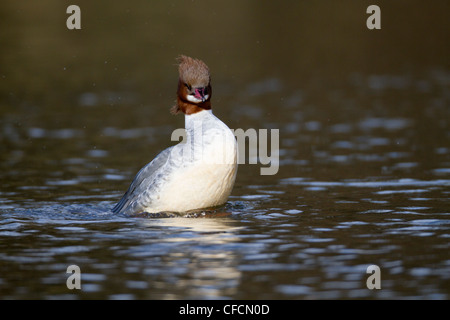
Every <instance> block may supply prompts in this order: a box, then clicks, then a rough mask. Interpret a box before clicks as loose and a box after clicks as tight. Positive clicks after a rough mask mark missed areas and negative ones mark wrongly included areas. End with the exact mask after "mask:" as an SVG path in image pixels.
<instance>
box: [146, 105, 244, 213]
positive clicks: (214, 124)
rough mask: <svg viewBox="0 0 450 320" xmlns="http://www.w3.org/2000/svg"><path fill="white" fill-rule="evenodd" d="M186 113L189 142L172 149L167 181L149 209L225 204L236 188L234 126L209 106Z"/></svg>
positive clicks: (177, 210) (153, 195) (150, 203)
mask: <svg viewBox="0 0 450 320" xmlns="http://www.w3.org/2000/svg"><path fill="white" fill-rule="evenodd" d="M185 117H186V135H187V136H186V141H185V142H186V143H180V144H178V145H176V146H175V147H173V148H172V149H171V151H170V155H169V157H168V160H167V163H166V165H165V168H163V169H162V172H161V173H162V174H163V175H164V174H165V173H167V175H169V176H165V179H164V180H165V183H164V184H163V185H161V187H160V188H158V189H159V190H155V191H156V194H152V195H151V198H152V199H151V201H150V202H149V203H148V205H144V206H143V207H144V208H145V211H146V212H150V213H151V212H162V211H175V212H184V211H189V210H193V209H200V208H207V207H213V206H217V205H221V204H224V203H225V202H226V201H227V199H228V197H229V195H230V193H231V190H232V188H233V185H234V181H235V178H236V172H237V143H236V139H235V137H234V135H233V133H232V132H231V130H230V129H229V128H228V127H227V126H226V125H225V124H224V123H223V122H222V121H220V120H219V119H218V118H216V117H215V116H214V115H213V114H212V112H211V111H210V110H205V111H201V112H198V113H196V114H193V115H187V116H185Z"/></svg>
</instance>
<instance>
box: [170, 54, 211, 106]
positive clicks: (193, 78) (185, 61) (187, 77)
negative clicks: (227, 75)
mask: <svg viewBox="0 0 450 320" xmlns="http://www.w3.org/2000/svg"><path fill="white" fill-rule="evenodd" d="M178 61H179V65H178V71H179V74H180V77H179V80H178V92H177V104H176V105H175V106H174V107H173V108H172V113H174V114H177V113H178V112H180V111H181V112H183V113H185V114H192V113H196V112H199V111H202V110H209V109H211V101H210V99H211V93H212V90H211V76H210V74H209V68H208V66H207V65H206V64H205V63H204V62H203V61H201V60H198V59H193V58H190V57H187V56H183V55H182V56H180V57H179V58H178Z"/></svg>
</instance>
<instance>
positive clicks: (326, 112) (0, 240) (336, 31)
mask: <svg viewBox="0 0 450 320" xmlns="http://www.w3.org/2000/svg"><path fill="white" fill-rule="evenodd" d="M408 3H409V4H411V5H409V6H400V5H396V4H392V3H384V2H382V3H380V7H381V9H382V17H383V20H382V30H379V31H373V32H372V31H368V30H367V28H366V27H365V19H366V17H367V15H366V13H365V9H366V7H367V6H368V5H369V4H371V3H367V4H366V3H364V1H362V2H359V1H358V2H356V1H344V2H342V4H341V5H339V6H338V5H336V4H335V3H334V2H333V1H317V2H314V3H311V4H309V3H298V4H291V3H288V2H285V3H284V2H283V3H281V4H279V3H277V4H276V5H275V4H270V3H266V2H260V1H248V2H245V3H243V2H240V1H231V2H227V4H226V5H225V3H223V4H214V5H211V4H210V3H209V2H208V5H207V6H206V7H205V2H202V1H196V2H193V3H185V4H179V3H169V2H167V3H166V2H164V4H153V5H152V6H149V5H148V3H147V2H146V1H131V2H127V4H120V5H111V4H109V3H106V2H105V1H96V2H95V3H89V4H88V3H82V4H80V7H81V10H82V30H79V31H69V30H67V29H66V28H65V19H66V17H67V15H66V14H65V9H66V5H65V4H63V3H61V2H59V1H58V2H56V1H41V2H40V3H39V4H37V3H33V4H31V2H30V3H28V2H27V1H24V2H20V3H19V2H17V1H3V2H2V4H0V15H1V16H2V19H0V24H2V26H1V27H0V30H1V31H0V43H1V46H2V50H1V51H0V151H1V152H0V180H1V185H0V297H1V298H2V299H196V298H199V299H211V298H217V299H349V298H361V299H385V298H388V299H412V298H416V299H448V298H449V297H450V255H449V247H450V241H449V240H450V219H449V215H450V201H449V197H450V124H449V119H450V107H449V106H450V104H449V98H450V90H449V85H450V71H449V70H450V69H449V61H448V56H449V47H448V31H449V25H448V22H447V19H448V17H447V12H448V9H449V8H448V4H447V2H444V1H435V2H433V4H427V6H426V7H425V6H424V5H423V4H421V2H419V1H412V2H411V1H410V2H408ZM67 5H69V4H67ZM417 7H419V8H421V10H419V11H418V10H417ZM205 8H209V11H208V14H206V11H205ZM200 9H201V10H202V11H201V12H205V15H204V16H203V17H204V19H203V20H202V21H199V20H198V14H197V13H198V12H199V10H200ZM274 16H276V17H279V18H277V22H276V23H275V21H274V20H273V19H272V18H273V17H274ZM3 18H4V19H3ZM269 18H270V19H269ZM267 21H271V23H267ZM198 30H202V31H201V32H200V31H198ZM377 32H378V33H377ZM180 53H184V54H188V55H193V56H196V57H199V58H202V59H204V60H205V61H206V62H207V63H208V65H209V66H210V68H211V71H212V79H213V87H214V94H213V108H214V112H215V114H216V115H217V116H218V117H220V118H221V119H222V120H223V121H224V122H225V123H227V124H228V125H229V126H230V127H231V128H234V129H237V128H242V129H244V130H246V129H248V128H254V129H256V130H258V129H279V132H280V159H279V171H278V172H277V174H275V175H267V176H262V175H260V168H261V167H264V165H262V164H260V163H258V164H244V165H241V166H240V167H239V171H238V176H237V180H236V185H235V188H234V190H233V192H232V195H231V197H230V199H229V201H228V203H227V204H226V205H225V206H223V207H221V208H216V209H215V210H212V211H199V212H196V213H195V214H190V215H188V216H180V217H171V218H162V217H159V218H155V217H149V216H141V217H127V216H121V215H114V214H113V213H111V211H110V209H111V208H112V206H113V205H114V204H115V203H116V202H117V201H118V200H119V199H120V197H121V196H122V194H123V192H124V191H125V190H126V189H127V187H128V185H129V183H130V181H131V180H132V178H133V177H134V175H135V174H136V172H137V171H138V170H139V169H140V168H141V167H142V166H143V165H145V164H146V163H147V162H149V161H150V160H151V159H152V158H153V157H154V156H155V155H156V154H157V153H158V152H159V151H161V150H162V149H163V148H166V147H167V146H169V145H171V144H173V142H171V141H170V135H171V133H172V131H173V130H174V129H176V128H179V127H182V126H183V124H184V121H183V118H182V116H177V117H174V116H172V115H170V113H169V109H170V107H171V106H172V105H173V103H174V100H175V91H176V85H177V70H176V67H175V65H174V64H175V57H176V56H177V55H178V54H180ZM73 264H75V265H78V266H79V267H80V269H81V290H69V289H68V288H67V287H66V280H67V278H68V276H69V274H67V273H66V269H67V267H68V266H69V265H73ZM370 265H378V266H379V267H380V270H381V289H380V290H369V289H368V288H367V286H366V280H367V278H368V277H369V275H368V274H367V273H366V270H367V267H368V266H370Z"/></svg>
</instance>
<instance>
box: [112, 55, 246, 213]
mask: <svg viewBox="0 0 450 320" xmlns="http://www.w3.org/2000/svg"><path fill="white" fill-rule="evenodd" d="M191 60H193V61H194V62H201V61H200V60H195V59H192V58H189V57H185V56H182V63H181V64H180V82H179V86H178V98H177V105H176V108H175V110H174V111H175V112H179V111H182V112H183V113H184V114H185V129H186V135H185V138H184V139H183V141H181V142H180V143H178V144H177V145H174V146H171V147H169V148H167V149H165V150H164V151H162V152H161V153H159V154H158V155H157V156H156V157H155V158H154V159H153V160H152V161H151V162H150V163H148V164H147V165H146V166H144V167H143V168H142V169H141V170H140V171H139V172H138V174H137V175H136V177H135V178H134V180H133V181H132V183H131V185H130V187H129V188H128V190H127V192H126V193H125V194H124V196H123V197H122V199H121V200H120V201H119V202H118V203H117V204H116V206H115V207H114V208H113V209H112V211H113V212H115V213H123V214H129V215H132V214H139V213H143V212H147V213H158V212H186V211H190V210H195V209H203V208H208V207H214V206H219V205H222V204H224V203H226V201H227V199H228V197H229V195H230V194H231V191H232V189H233V186H234V182H235V178H236V173H237V167H238V166H237V142H236V139H235V137H234V134H233V132H232V131H231V130H230V128H228V126H227V125H226V124H225V123H223V122H222V121H221V120H219V119H218V118H217V117H216V116H215V115H214V114H213V113H212V110H211V105H210V101H209V99H210V97H211V87H210V79H209V70H208V73H207V75H208V79H207V81H206V79H203V80H205V81H203V83H200V86H199V84H197V85H196V86H193V85H192V84H191V83H192V82H194V81H189V83H187V82H186V80H185V78H186V75H183V74H182V73H181V70H183V69H182V66H183V65H182V64H183V62H184V63H186V62H192V61H191ZM202 63H203V62H202ZM200 66H203V65H200ZM204 66H205V67H206V65H204ZM184 67H185V68H186V66H184ZM206 68H207V67H206ZM183 76H185V77H184V78H183ZM197 80H198V79H197ZM197 82H198V81H197ZM200 82H201V81H200ZM188 89H189V90H188Z"/></svg>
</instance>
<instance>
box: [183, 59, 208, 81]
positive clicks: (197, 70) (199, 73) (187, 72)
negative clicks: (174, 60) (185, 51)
mask: <svg viewBox="0 0 450 320" xmlns="http://www.w3.org/2000/svg"><path fill="white" fill-rule="evenodd" d="M178 61H179V65H178V72H179V73H180V80H181V81H183V82H184V83H186V84H188V85H190V86H192V87H206V86H208V85H209V81H210V74H209V68H208V66H207V65H206V64H205V63H204V62H203V61H201V60H198V59H194V58H191V57H187V56H184V55H181V56H180V57H179V58H178Z"/></svg>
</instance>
